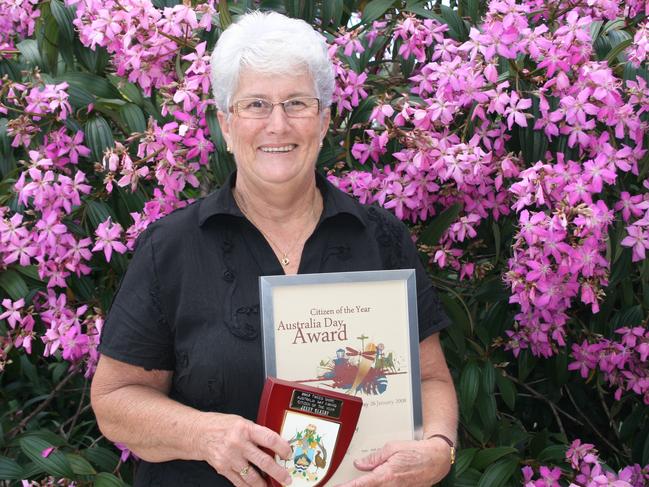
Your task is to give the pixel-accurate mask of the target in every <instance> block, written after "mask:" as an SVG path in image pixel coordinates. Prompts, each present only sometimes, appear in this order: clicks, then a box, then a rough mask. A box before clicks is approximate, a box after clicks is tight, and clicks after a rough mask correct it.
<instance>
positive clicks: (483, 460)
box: [471, 446, 518, 470]
mask: <svg viewBox="0 0 649 487" xmlns="http://www.w3.org/2000/svg"><path fill="white" fill-rule="evenodd" d="M512 453H518V450H517V449H516V448H513V447H511V446H498V447H496V448H486V449H484V450H480V451H479V452H478V453H476V455H475V458H474V459H473V462H472V463H471V466H472V467H474V468H477V469H478V470H484V469H485V468H487V467H488V466H489V465H492V464H493V463H495V462H496V461H498V460H500V459H501V458H502V457H504V456H506V455H511V454H512Z"/></svg>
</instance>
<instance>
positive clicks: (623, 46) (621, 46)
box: [605, 39, 633, 65]
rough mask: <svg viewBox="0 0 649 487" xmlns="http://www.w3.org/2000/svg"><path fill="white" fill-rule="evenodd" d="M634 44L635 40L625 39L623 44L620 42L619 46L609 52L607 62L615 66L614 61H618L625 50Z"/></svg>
mask: <svg viewBox="0 0 649 487" xmlns="http://www.w3.org/2000/svg"><path fill="white" fill-rule="evenodd" d="M632 43H633V39H625V40H623V41H622V42H620V43H619V44H618V45H616V46H615V47H614V48H613V49H611V50H610V51H609V53H608V54H607V55H606V58H605V61H606V62H608V64H609V65H613V64H614V63H613V61H615V60H616V59H617V57H618V56H619V55H620V54H622V52H624V50H625V49H626V48H627V47H629V46H630V45H631V44H632Z"/></svg>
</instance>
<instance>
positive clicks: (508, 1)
mask: <svg viewBox="0 0 649 487" xmlns="http://www.w3.org/2000/svg"><path fill="white" fill-rule="evenodd" d="M257 3H259V2H252V1H247V2H225V1H221V2H218V3H215V2H211V1H209V2H204V3H196V2H193V3H190V2H183V3H178V2H176V1H175V0H155V1H150V0H137V1H135V0H120V1H112V0H108V1H102V2H98V1H97V0H65V2H63V1H62V0H48V1H44V2H40V3H39V2H35V1H31V0H0V74H1V76H2V78H1V80H0V178H1V179H0V267H1V272H2V274H1V275H0V293H2V294H1V296H0V299H1V301H0V303H1V307H0V374H2V375H1V379H0V380H1V381H2V388H1V392H0V396H1V397H2V399H3V400H2V401H0V412H1V415H0V418H1V419H0V426H1V427H0V447H1V448H2V451H0V481H1V480H2V479H6V480H16V481H18V480H22V481H23V482H22V484H23V485H99V486H101V485H122V484H123V483H128V482H129V481H130V479H131V467H132V465H131V460H129V452H128V450H126V449H125V448H124V447H123V445H117V446H114V445H111V444H110V443H109V442H107V441H106V440H104V439H103V438H102V437H101V436H100V434H99V432H98V430H97V428H96V425H95V423H94V420H93V417H92V413H91V412H90V411H89V405H88V380H89V379H90V378H91V377H92V374H93V372H94V368H95V366H96V363H97V358H98V357H97V351H96V347H97V344H98V338H99V334H100V332H101V327H102V324H103V320H104V317H105V314H106V311H107V309H108V308H109V306H110V302H111V299H112V295H113V293H114V292H115V289H116V286H117V283H118V282H119V279H120V277H121V275H122V273H123V272H124V270H125V268H126V265H127V262H128V260H127V259H128V255H129V252H130V251H131V250H132V249H133V246H134V244H135V241H136V239H137V237H138V236H139V235H140V233H141V232H142V231H143V230H144V229H145V228H146V227H147V226H148V225H149V224H150V223H151V222H153V221H155V220H157V219H159V218H161V217H163V216H165V215H167V214H168V213H170V212H172V211H173V210H175V209H177V208H180V207H182V206H185V205H187V204H190V203H191V202H192V201H194V200H195V199H197V198H200V197H202V196H204V195H205V194H206V193H207V192H208V191H210V190H211V189H212V188H214V187H216V186H218V185H220V184H221V183H222V182H223V181H224V179H225V176H226V175H227V173H228V172H229V171H230V170H231V169H232V168H233V167H234V166H233V161H232V160H231V159H230V156H229V154H228V153H227V151H226V150H225V146H224V143H223V140H222V137H221V134H220V131H219V128H218V124H217V122H216V116H215V108H214V104H213V101H212V100H211V98H210V86H209V84H210V82H209V73H210V69H212V67H210V66H209V52H210V50H211V48H212V47H213V45H214V43H215V41H216V39H217V38H218V35H219V33H220V32H221V31H222V29H224V28H226V27H227V25H228V24H229V23H230V22H231V19H232V17H233V16H236V15H237V14H240V13H242V12H243V11H245V9H246V8H248V7H254V6H255V4H257ZM262 3H263V2H262ZM275 3H276V4H280V3H282V2H275ZM339 3H340V5H339ZM450 3H451V6H447V5H441V3H439V2H417V1H408V2H401V1H395V2H392V3H391V2H385V1H384V0H373V1H370V2H344V5H345V8H342V7H341V5H342V2H284V5H283V7H277V8H283V9H284V11H285V12H286V13H288V14H289V15H292V16H295V17H302V18H304V19H305V20H307V21H309V22H311V23H313V24H314V25H316V26H318V28H320V29H321V30H322V32H323V34H324V35H325V36H326V37H327V39H328V41H329V44H330V50H329V54H330V56H331V58H332V61H333V63H334V66H335V75H336V89H335V92H334V102H333V105H332V124H331V130H330V133H329V136H328V137H327V139H326V143H325V147H324V148H323V150H322V152H321V155H320V159H319V161H318V166H319V170H321V171H323V172H324V173H325V174H327V175H328V177H329V178H330V180H331V181H332V182H334V183H335V184H337V185H338V186H339V187H340V188H341V189H342V190H344V191H346V192H348V193H350V194H352V195H353V196H354V197H356V198H358V199H359V200H360V201H362V202H364V203H374V204H378V205H381V206H384V207H385V208H388V209H390V210H391V211H393V212H394V214H395V215H396V216H397V217H399V218H400V219H402V220H404V221H405V222H407V223H408V224H409V225H411V227H412V231H413V238H415V239H416V241H417V244H418V246H419V249H420V250H421V253H422V256H423V258H424V259H427V261H428V263H429V269H430V272H431V278H432V279H433V282H434V283H435V284H436V286H437V288H438V289H439V292H440V295H441V297H442V300H443V303H444V306H445V308H446V311H447V312H448V314H449V316H450V317H451V318H452V320H453V321H454V326H453V327H451V328H450V329H449V330H448V332H446V333H445V334H444V336H443V344H444V348H445V351H446V354H447V358H448V361H449V364H450V366H451V369H452V372H453V375H454V377H455V379H456V384H457V388H458V393H459V398H460V405H461V422H462V425H461V432H460V433H461V435H460V437H461V443H462V445H461V446H462V448H461V450H460V451H459V455H458V462H457V465H456V466H455V468H454V470H453V472H452V474H451V476H450V477H449V478H448V479H447V480H446V481H445V482H446V483H447V484H448V485H453V484H454V483H458V484H462V485H481V486H482V485H485V486H486V485H488V486H491V485H521V483H523V484H525V485H527V486H555V485H566V486H567V485H575V486H582V487H586V486H588V487H593V486H599V485H617V486H628V485H631V486H634V487H635V486H645V485H649V467H647V465H648V464H649V439H648V438H649V414H648V409H647V407H646V406H647V405H648V404H649V366H648V359H649V332H648V331H647V319H648V318H647V311H648V310H649V264H648V263H647V259H646V257H647V252H646V251H647V249H649V183H647V182H646V174H647V172H648V171H649V154H648V152H647V143H648V142H649V141H648V137H647V133H648V121H649V91H648V89H647V82H648V81H649V73H648V72H647V69H646V67H647V54H648V51H649V27H648V26H649V23H648V21H647V18H648V17H649V8H648V7H647V6H646V2H644V1H640V0H635V1H624V2H622V1H614V0H587V1H586V0H558V1H551V2H550V1H545V0H526V1H518V2H515V1H513V0H490V1H477V0H461V1H460V2H459V3H458V2H453V1H451V2H450ZM213 68H214V69H218V66H217V67H213ZM586 441H588V442H592V444H591V443H585V442H586ZM595 444H596V445H597V450H595V447H594V446H593V445H595ZM604 459H605V460H604Z"/></svg>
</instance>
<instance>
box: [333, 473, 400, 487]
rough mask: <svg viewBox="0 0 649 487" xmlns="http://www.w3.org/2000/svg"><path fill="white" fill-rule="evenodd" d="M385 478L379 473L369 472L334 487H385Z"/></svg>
mask: <svg viewBox="0 0 649 487" xmlns="http://www.w3.org/2000/svg"><path fill="white" fill-rule="evenodd" d="M387 485H388V484H387V483H386V479H385V477H384V476H383V475H382V474H381V473H379V472H370V473H368V474H365V475H363V476H362V477H358V478H357V479H354V480H351V481H349V482H346V483H344V484H340V485H338V486H336V487H386V486H387Z"/></svg>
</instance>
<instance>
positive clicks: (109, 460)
mask: <svg viewBox="0 0 649 487" xmlns="http://www.w3.org/2000/svg"><path fill="white" fill-rule="evenodd" d="M79 453H81V455H82V456H83V457H85V458H86V459H88V460H89V461H90V462H91V463H92V464H93V465H95V466H96V467H97V468H99V469H100V470H105V471H107V472H112V471H113V470H115V467H117V464H118V463H119V457H118V456H117V454H116V453H115V452H113V451H111V450H109V449H108V448H103V447H100V446H95V447H92V448H88V449H86V450H81V451H80V452H79Z"/></svg>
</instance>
